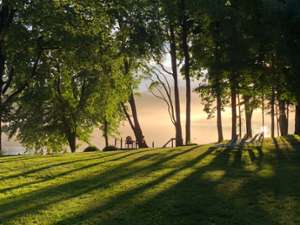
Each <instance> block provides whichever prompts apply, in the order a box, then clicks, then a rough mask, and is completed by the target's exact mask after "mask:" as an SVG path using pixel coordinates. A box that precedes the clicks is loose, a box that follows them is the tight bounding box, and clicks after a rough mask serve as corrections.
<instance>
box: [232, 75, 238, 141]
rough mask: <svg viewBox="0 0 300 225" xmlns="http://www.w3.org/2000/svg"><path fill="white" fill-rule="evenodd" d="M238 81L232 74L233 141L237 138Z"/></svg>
mask: <svg viewBox="0 0 300 225" xmlns="http://www.w3.org/2000/svg"><path fill="white" fill-rule="evenodd" d="M236 97H237V90H236V81H235V74H232V79H231V139H232V140H233V139H236V138H237V126H236V125H237V110H236Z"/></svg>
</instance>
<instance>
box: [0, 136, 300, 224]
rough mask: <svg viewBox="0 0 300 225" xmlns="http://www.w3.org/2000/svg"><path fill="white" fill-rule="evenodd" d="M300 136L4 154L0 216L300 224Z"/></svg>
mask: <svg viewBox="0 0 300 225" xmlns="http://www.w3.org/2000/svg"><path fill="white" fill-rule="evenodd" d="M299 141H300V137H296V136H289V137H285V138H279V139H276V140H275V141H274V142H273V141H272V140H266V141H265V143H264V145H263V146H262V148H261V149H260V148H253V149H243V150H228V149H227V150H226V149H215V150H211V149H209V146H200V147H196V146H190V147H182V148H177V149H156V150H138V151H128V152H105V153H77V154H67V155H62V156H43V157H42V156H23V157H21V156H18V157H1V158H0V224H9V225H20V224H38V225H43V224H64V225H69V224H70V225H73V224H101V225H102V224H103V225H111V224H114V225H177V224H182V225H199V224H200V225H202V224H203V225H206V224H207V225H212V224H215V225H224V224H228V225H234V224H236V225H248V224H253V225H263V224H265V225H272V224H282V225H283V224H285V225H293V224H300V142H299Z"/></svg>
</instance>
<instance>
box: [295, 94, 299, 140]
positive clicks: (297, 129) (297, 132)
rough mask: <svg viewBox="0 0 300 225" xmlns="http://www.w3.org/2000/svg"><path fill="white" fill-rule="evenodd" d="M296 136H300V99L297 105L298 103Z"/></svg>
mask: <svg viewBox="0 0 300 225" xmlns="http://www.w3.org/2000/svg"><path fill="white" fill-rule="evenodd" d="M295 134H297V135H300V97H298V98H297V103H296V112H295Z"/></svg>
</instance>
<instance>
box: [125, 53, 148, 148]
mask: <svg viewBox="0 0 300 225" xmlns="http://www.w3.org/2000/svg"><path fill="white" fill-rule="evenodd" d="M124 70H125V75H128V74H129V62H128V60H126V59H125V60H124ZM128 102H129V105H130V109H131V113H132V118H133V122H132V121H131V118H130V116H129V114H128V113H127V112H126V108H125V106H124V105H123V108H124V110H125V112H126V116H127V119H128V121H129V123H130V126H131V128H132V129H133V133H134V136H135V139H136V142H137V144H138V146H139V148H148V146H147V143H146V141H145V138H144V135H143V131H142V128H141V126H140V122H139V119H138V114H137V109H136V104H135V99H134V95H133V92H131V94H130V96H129V99H128Z"/></svg>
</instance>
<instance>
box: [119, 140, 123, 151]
mask: <svg viewBox="0 0 300 225" xmlns="http://www.w3.org/2000/svg"><path fill="white" fill-rule="evenodd" d="M120 147H121V149H123V138H121V143H120Z"/></svg>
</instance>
